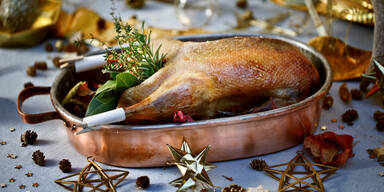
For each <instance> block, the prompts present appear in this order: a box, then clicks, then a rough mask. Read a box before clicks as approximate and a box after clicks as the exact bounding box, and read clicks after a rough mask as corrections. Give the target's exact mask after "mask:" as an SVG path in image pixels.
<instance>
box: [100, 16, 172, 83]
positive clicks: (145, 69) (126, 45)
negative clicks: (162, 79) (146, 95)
mask: <svg viewBox="0 0 384 192" xmlns="http://www.w3.org/2000/svg"><path fill="white" fill-rule="evenodd" d="M111 15H112V18H113V21H114V25H115V30H116V33H117V35H116V36H115V40H116V41H117V43H118V46H119V47H120V51H119V52H118V51H116V50H115V49H113V48H111V47H109V48H107V54H106V61H107V63H106V64H105V65H104V69H105V70H104V71H105V72H129V73H131V74H132V75H134V76H135V77H136V78H137V79H138V80H140V81H144V80H145V79H147V78H149V77H150V76H151V75H153V74H154V73H155V72H156V71H158V70H159V69H160V68H162V67H163V65H164V63H165V54H161V55H160V54H159V50H160V48H161V46H159V47H158V48H157V49H156V51H154V50H153V47H151V32H149V33H148V34H146V33H145V31H144V22H143V23H142V26H141V30H140V31H139V30H138V29H136V28H132V26H131V25H129V24H127V23H123V21H122V19H121V17H120V16H119V17H116V16H115V15H113V14H111Z"/></svg>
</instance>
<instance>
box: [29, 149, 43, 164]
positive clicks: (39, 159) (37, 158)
mask: <svg viewBox="0 0 384 192" xmlns="http://www.w3.org/2000/svg"><path fill="white" fill-rule="evenodd" d="M32 159H33V161H34V162H35V163H36V164H37V165H40V166H44V165H45V156H44V153H42V152H40V150H37V151H35V152H33V154H32Z"/></svg>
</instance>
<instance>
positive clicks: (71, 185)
mask: <svg viewBox="0 0 384 192" xmlns="http://www.w3.org/2000/svg"><path fill="white" fill-rule="evenodd" d="M88 162H89V164H88V165H87V166H86V167H84V169H83V170H81V171H80V172H79V173H74V174H71V175H68V176H66V177H63V178H60V179H57V180H55V183H57V184H58V185H60V186H62V187H64V188H65V189H67V190H69V191H74V192H77V191H83V189H84V188H90V189H91V191H111V192H116V186H117V185H118V184H119V183H121V182H122V181H123V180H124V179H125V177H127V175H128V174H129V172H128V171H123V170H118V169H102V168H101V167H100V166H99V165H98V164H97V163H95V162H94V161H93V159H91V158H88ZM92 168H93V169H94V170H92ZM107 172H117V173H119V172H120V173H119V174H116V175H113V176H108V175H107V174H106V173H107ZM95 175H99V176H100V179H95V177H94V176H95ZM76 176H78V180H67V179H69V178H72V177H76ZM114 180H117V181H116V182H115V183H114V182H113V181H114ZM103 185H104V186H105V187H104V189H103V188H102V186H103ZM105 188H106V189H105Z"/></svg>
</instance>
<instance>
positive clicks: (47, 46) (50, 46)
mask: <svg viewBox="0 0 384 192" xmlns="http://www.w3.org/2000/svg"><path fill="white" fill-rule="evenodd" d="M45 50H46V51H47V52H52V51H53V46H52V44H51V43H46V44H45Z"/></svg>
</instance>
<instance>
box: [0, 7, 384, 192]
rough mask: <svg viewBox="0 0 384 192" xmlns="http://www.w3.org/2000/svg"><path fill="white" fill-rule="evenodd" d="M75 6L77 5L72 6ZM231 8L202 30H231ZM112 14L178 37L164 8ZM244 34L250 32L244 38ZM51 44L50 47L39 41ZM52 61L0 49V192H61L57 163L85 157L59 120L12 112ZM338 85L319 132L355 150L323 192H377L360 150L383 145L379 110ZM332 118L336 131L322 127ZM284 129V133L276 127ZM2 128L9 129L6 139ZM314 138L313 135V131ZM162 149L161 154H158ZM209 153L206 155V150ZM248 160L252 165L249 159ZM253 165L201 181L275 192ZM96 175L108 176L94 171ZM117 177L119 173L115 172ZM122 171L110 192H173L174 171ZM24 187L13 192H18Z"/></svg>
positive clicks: (286, 156) (338, 24)
mask: <svg viewBox="0 0 384 192" xmlns="http://www.w3.org/2000/svg"><path fill="white" fill-rule="evenodd" d="M65 2H66V3H65V4H64V8H65V9H66V10H74V7H75V6H77V5H81V4H84V5H86V4H87V3H88V5H87V6H88V7H89V8H91V9H94V10H96V11H97V12H98V13H100V14H101V15H102V16H103V17H105V18H109V13H110V9H109V7H110V2H109V1H105V0H97V1H96V0H92V1H90V0H87V1H78V2H81V3H78V4H68V2H75V1H73V0H72V1H65ZM75 3H77V2H75ZM234 4H235V2H234V1H224V0H223V1H221V15H220V17H217V18H216V19H215V20H214V22H212V23H211V24H210V25H209V26H208V27H207V30H211V31H223V30H227V29H229V28H230V27H231V26H234V25H235V24H236V21H235V18H234V16H233V10H234V9H235V7H234ZM116 5H117V11H118V12H120V13H121V15H122V17H123V18H126V17H128V16H131V15H133V14H136V15H137V16H138V18H139V19H143V20H145V21H146V24H148V25H152V26H157V27H164V28H176V29H180V28H182V26H181V25H180V24H179V23H178V21H177V19H176V17H175V10H174V7H173V6H171V5H169V4H162V3H158V2H153V1H148V2H147V5H146V7H145V8H144V9H142V10H132V9H130V8H128V7H127V6H125V5H124V3H123V1H116ZM251 9H252V10H253V11H254V13H255V16H256V17H257V18H268V17H270V16H274V15H276V14H278V13H279V12H281V11H291V12H292V16H291V17H290V19H288V20H287V21H285V22H284V23H283V26H288V24H289V22H292V20H294V19H295V18H300V17H301V16H302V15H303V13H302V12H297V11H294V10H290V9H286V8H283V7H279V6H276V5H274V4H272V3H270V2H263V1H252V2H251ZM348 25H349V24H348V22H345V21H339V20H335V22H334V25H333V35H334V36H336V37H339V38H341V39H344V37H345V33H346V31H347V28H348ZM244 32H257V30H254V31H253V30H249V31H244ZM372 33H373V30H372V28H370V27H367V26H362V25H358V24H351V29H350V32H349V36H348V43H349V44H351V45H353V46H356V47H359V48H363V49H371V46H372V39H373V35H372ZM315 36H316V32H315V31H313V32H312V33H309V34H306V35H305V36H299V37H297V39H299V40H302V41H304V42H306V41H308V40H309V39H311V38H312V37H315ZM47 41H51V42H53V41H54V40H52V39H51V40H47ZM56 55H57V53H47V52H45V51H44V43H43V44H40V45H38V46H36V47H32V48H24V49H0V141H6V142H7V144H6V145H0V171H1V172H0V183H5V184H7V187H6V188H0V191H64V189H63V188H61V187H60V186H58V185H57V184H55V183H54V180H55V179H58V178H61V177H63V176H66V175H67V174H64V173H62V172H61V171H60V170H59V168H58V165H57V164H58V162H59V161H60V160H61V159H69V160H70V161H71V162H72V166H73V168H74V170H73V172H72V173H74V172H77V171H80V170H81V169H82V168H83V167H84V166H85V165H86V164H87V160H86V157H84V156H82V155H81V154H79V153H78V152H77V151H76V150H75V149H74V148H73V147H72V146H71V144H70V143H69V141H68V139H67V136H66V133H65V128H64V126H63V122H62V121H60V120H54V121H49V122H45V123H41V124H36V125H29V124H25V123H23V121H22V120H21V118H20V117H19V116H18V115H17V112H16V99H17V95H18V93H19V91H21V90H22V89H23V84H24V83H25V82H27V81H32V82H33V83H34V84H35V85H38V86H50V85H51V83H52V81H53V79H54V77H55V76H56V75H57V74H58V72H59V69H57V68H55V67H53V65H52V64H51V63H50V61H49V62H48V63H49V69H48V71H44V72H40V71H38V74H37V77H33V78H32V77H28V76H26V74H25V69H26V67H27V66H30V65H32V64H33V63H34V62H35V61H39V60H48V59H47V58H48V57H52V56H56ZM347 84H348V87H349V88H358V82H353V81H348V82H347ZM340 85H341V83H340V82H335V83H333V85H332V88H331V90H330V95H332V96H333V97H334V99H335V103H334V105H333V107H332V108H331V109H330V110H328V111H323V112H322V114H321V119H320V123H319V126H323V125H325V126H327V127H328V130H329V131H334V132H336V133H342V134H350V135H352V136H354V137H355V141H356V142H357V144H356V145H355V146H354V153H355V157H353V158H352V159H350V160H349V161H348V162H347V163H346V164H345V166H343V167H341V168H340V169H339V170H338V171H337V173H336V174H335V175H333V176H331V177H330V178H329V179H328V180H327V181H326V182H324V186H325V189H326V191H331V192H332V191H348V192H352V191H356V192H368V191H369V192H371V191H372V192H374V191H383V189H382V187H383V186H384V177H379V176H378V172H379V171H384V167H382V166H380V165H379V163H377V162H376V161H375V160H372V159H369V157H368V154H367V152H366V150H367V149H368V148H375V147H379V146H380V145H381V144H382V142H383V141H384V133H382V132H378V131H377V130H376V128H375V122H374V120H373V117H372V116H373V113H374V112H375V111H376V110H379V109H381V107H380V106H381V101H380V100H379V98H378V97H372V98H369V99H365V100H363V101H352V102H351V103H350V104H349V105H345V104H344V103H343V102H341V100H340V99H339V97H338V94H337V90H338V87H339V86H340ZM349 108H353V109H356V110H357V111H358V113H359V120H357V121H356V122H355V123H354V125H353V126H347V125H345V129H344V130H340V129H338V128H337V127H338V125H340V124H343V123H341V117H340V115H341V114H342V113H344V112H345V111H346V109H349ZM24 110H25V111H26V112H30V113H32V112H33V113H39V112H45V111H51V110H52V107H51V104H50V100H49V97H48V96H38V97H33V98H31V99H29V100H27V101H26V103H25V104H24ZM333 118H337V119H338V122H337V123H332V122H331V121H330V120H331V119H333ZM282 126H284V125H282ZM9 128H16V130H15V131H14V132H10V131H9ZM28 129H30V130H34V131H36V132H37V133H38V135H39V137H38V143H37V144H36V145H29V146H27V147H20V135H21V134H22V133H23V132H25V131H26V130H28ZM316 132H317V133H320V132H321V131H320V130H319V129H318V130H317V131H316ZM164 147H165V146H164ZM300 149H302V145H298V146H296V147H293V148H291V149H288V150H284V151H281V152H276V153H273V154H268V155H263V156H259V157H257V158H262V159H264V160H266V161H267V163H268V164H269V165H274V164H279V163H284V162H287V161H289V160H290V159H291V158H293V157H294V156H295V155H296V151H297V150H300ZM36 150H40V151H42V152H44V154H45V157H46V159H47V162H46V166H44V167H40V166H37V165H35V164H34V163H33V161H32V159H31V156H32V153H33V152H34V151H36ZM213 150H214V149H213ZM9 153H14V154H16V155H17V156H18V157H17V158H16V159H10V158H7V154H9ZM255 158H256V157H255ZM252 159H253V158H249V159H242V160H235V161H227V162H221V163H215V164H216V165H217V166H218V168H216V169H213V170H212V171H209V172H208V174H209V176H210V178H211V180H212V182H213V183H214V184H215V185H217V186H221V187H225V186H227V185H229V184H238V185H241V186H243V187H245V188H247V187H256V186H258V185H260V184H261V185H263V186H264V187H265V188H267V189H270V190H271V191H277V187H278V182H276V181H274V180H273V179H272V178H270V177H268V176H267V175H266V174H264V173H263V172H257V171H254V170H252V169H250V168H249V162H250V160H252ZM17 164H21V165H22V166H23V168H22V169H20V170H18V169H15V168H14V167H15V166H16V165H17ZM101 166H102V167H103V168H116V167H111V166H107V165H104V164H101ZM121 169H124V168H121ZM125 170H128V171H129V172H130V173H129V176H128V178H127V179H126V180H125V181H124V182H123V183H122V184H121V185H120V187H119V188H118V191H137V190H138V189H136V187H135V180H136V178H137V177H138V176H142V175H147V176H149V178H150V180H151V186H150V187H149V188H148V189H147V190H146V191H175V190H176V188H174V187H172V186H170V185H169V184H168V182H169V181H171V180H173V179H175V178H177V177H179V176H180V174H179V171H178V170H177V169H176V168H175V167H169V168H148V169H144V168H143V169H131V168H129V169H125ZM27 172H31V173H33V176H32V177H27V176H26V175H25V174H26V173H27ZM223 175H225V176H228V177H232V178H233V181H229V180H227V179H225V178H224V177H222V176H223ZM10 178H14V179H15V180H16V181H15V182H14V183H10V182H9V181H8V180H9V179H10ZM35 182H37V183H39V184H40V186H39V187H38V188H34V187H32V184H33V183H35ZM22 184H24V185H26V188H25V189H23V190H21V189H19V188H18V186H19V185H22Z"/></svg>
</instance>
